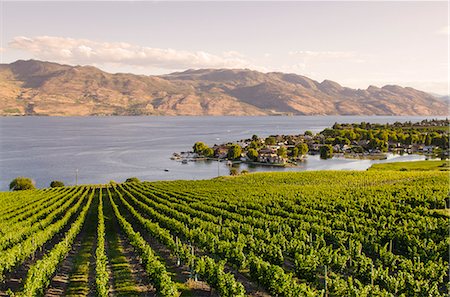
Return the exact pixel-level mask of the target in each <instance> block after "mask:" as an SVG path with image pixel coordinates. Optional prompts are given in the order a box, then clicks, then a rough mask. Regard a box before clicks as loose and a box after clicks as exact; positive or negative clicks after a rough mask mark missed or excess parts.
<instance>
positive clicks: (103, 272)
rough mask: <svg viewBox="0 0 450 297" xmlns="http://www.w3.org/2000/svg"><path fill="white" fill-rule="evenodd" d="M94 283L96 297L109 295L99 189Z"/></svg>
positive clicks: (103, 220) (103, 223)
mask: <svg viewBox="0 0 450 297" xmlns="http://www.w3.org/2000/svg"><path fill="white" fill-rule="evenodd" d="M95 256H96V262H95V263H96V265H95V284H96V288H97V296H98V297H107V296H109V285H108V282H109V275H108V270H107V262H108V258H107V256H106V252H105V219H104V216H103V195H102V191H101V189H100V193H99V204H98V227H97V249H96V251H95Z"/></svg>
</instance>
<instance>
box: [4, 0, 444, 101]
mask: <svg viewBox="0 0 450 297" xmlns="http://www.w3.org/2000/svg"><path fill="white" fill-rule="evenodd" d="M0 9H1V16H0V19H1V30H0V31H1V38H0V39H1V44H0V55H1V57H0V58H1V62H2V63H10V62H13V61H15V60H17V59H31V58H33V59H41V60H47V61H55V62H61V63H67V64H72V65H77V64H79V65H94V66H97V67H99V68H101V69H103V70H106V71H109V72H132V73H138V74H163V73H170V72H174V71H180V70H185V69H190V68H250V69H255V70H260V71H264V72H268V71H282V72H290V73H297V74H302V75H306V76H308V77H311V78H313V79H316V80H319V81H322V80H324V79H331V80H335V81H337V82H339V83H341V84H342V85H345V86H350V87H355V88H367V87H368V86H369V85H377V86H380V85H384V84H399V85H402V86H411V87H415V88H419V89H422V90H425V91H429V92H435V93H439V94H447V92H448V38H449V26H448V3H447V2H446V1H442V2H417V1H416V2H405V1H402V2H386V1H384V2H340V1H335V2H304V1H302V2H268V1H266V2H255V1H251V2H226V1H222V2H220V1H216V2H166V1H155V2H140V1H128V2H62V3H61V2H38V1H32V2H14V1H6V2H5V1H1V2H0Z"/></svg>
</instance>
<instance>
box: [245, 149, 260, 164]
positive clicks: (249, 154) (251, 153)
mask: <svg viewBox="0 0 450 297" xmlns="http://www.w3.org/2000/svg"><path fill="white" fill-rule="evenodd" d="M247 157H248V158H249V159H250V160H252V161H256V160H258V151H256V150H255V149H252V148H251V149H249V150H248V151H247Z"/></svg>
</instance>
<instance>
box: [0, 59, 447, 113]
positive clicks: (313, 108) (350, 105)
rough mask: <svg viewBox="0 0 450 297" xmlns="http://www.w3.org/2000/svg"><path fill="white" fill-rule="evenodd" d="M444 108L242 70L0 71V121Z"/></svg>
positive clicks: (28, 66) (386, 93)
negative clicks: (46, 117) (139, 72)
mask: <svg viewBox="0 0 450 297" xmlns="http://www.w3.org/2000/svg"><path fill="white" fill-rule="evenodd" d="M448 107H449V102H448V100H442V99H439V98H437V97H435V96H433V95H430V94H428V93H425V92H422V91H419V90H416V89H413V88H403V87H400V86H396V85H387V86H384V87H382V88H378V87H374V86H370V87H369V88H367V89H366V90H361V89H351V88H346V87H343V86H341V85H339V84H338V83H336V82H333V81H330V80H325V81H323V82H320V83H319V82H317V81H315V80H312V79H310V78H307V77H305V76H301V75H296V74H286V73H279V72H270V73H261V72H257V71H251V70H247V69H245V70H244V69H232V70H231V69H200V70H187V71H184V72H176V73H172V74H168V75H161V76H144V75H134V74H123V73H118V74H110V73H107V72H104V71H101V70H100V69H98V68H95V67H92V66H69V65H61V64H57V63H50V62H42V61H36V60H28V61H23V60H19V61H16V62H14V63H11V64H0V115H51V116H87V115H279V114H292V115H447V114H448Z"/></svg>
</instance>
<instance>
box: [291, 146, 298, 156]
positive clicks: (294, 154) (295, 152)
mask: <svg viewBox="0 0 450 297" xmlns="http://www.w3.org/2000/svg"><path fill="white" fill-rule="evenodd" d="M291 156H292V157H293V158H297V157H298V147H294V148H293V149H292V151H291Z"/></svg>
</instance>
